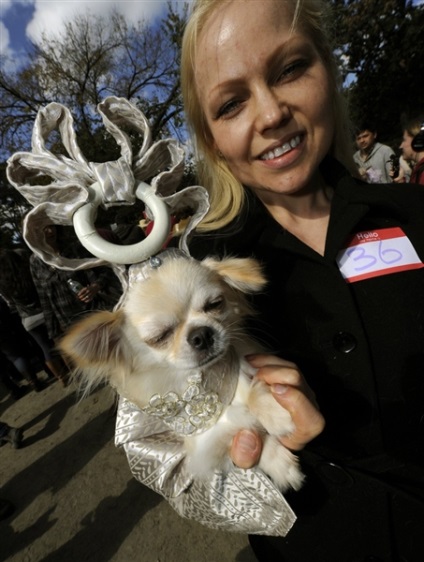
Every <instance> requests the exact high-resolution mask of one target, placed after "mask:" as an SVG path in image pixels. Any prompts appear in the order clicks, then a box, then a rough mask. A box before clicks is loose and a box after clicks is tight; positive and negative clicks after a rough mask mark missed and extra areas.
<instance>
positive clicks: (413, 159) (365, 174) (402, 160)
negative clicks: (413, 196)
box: [353, 112, 424, 185]
mask: <svg viewBox="0 0 424 562" xmlns="http://www.w3.org/2000/svg"><path fill="white" fill-rule="evenodd" d="M423 123H424V112H423V113H422V114H421V115H418V116H416V117H413V118H411V119H409V120H408V121H407V122H406V123H405V124H404V126H403V138H402V142H401V144H400V146H399V147H397V148H398V149H399V150H400V154H398V155H397V154H396V153H395V151H394V150H393V148H392V147H390V146H387V145H385V144H382V143H380V142H378V140H377V135H378V133H377V129H376V127H375V125H373V124H371V123H362V124H360V125H358V127H357V129H356V135H355V141H356V146H357V151H356V152H355V153H354V155H353V158H354V161H355V163H356V165H357V167H358V172H359V175H360V177H361V178H362V179H363V180H364V181H366V182H367V183H390V182H392V181H393V182H395V183H419V184H421V185H424V147H422V146H421V148H419V147H416V148H415V149H414V147H413V146H412V141H413V139H414V138H415V137H416V136H417V135H418V133H419V132H420V130H421V128H422V126H423Z"/></svg>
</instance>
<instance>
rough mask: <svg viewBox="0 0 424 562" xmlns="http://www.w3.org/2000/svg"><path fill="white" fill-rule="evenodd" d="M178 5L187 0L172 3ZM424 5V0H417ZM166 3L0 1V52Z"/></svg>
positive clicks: (134, 16) (15, 56)
mask: <svg viewBox="0 0 424 562" xmlns="http://www.w3.org/2000/svg"><path fill="white" fill-rule="evenodd" d="M173 1H174V4H175V5H178V4H181V6H182V5H183V4H184V0H173ZM414 3H415V4H423V3H424V0H415V2H414ZM166 4H167V1H166V0H0V53H1V54H3V55H10V56H11V60H12V61H13V64H14V65H16V66H19V63H20V62H21V61H22V62H24V60H25V52H26V48H27V47H28V39H31V40H32V41H33V42H35V43H37V42H38V40H39V39H40V37H41V34H42V32H43V31H45V32H47V33H49V32H52V31H53V32H54V33H60V30H61V29H62V28H63V25H64V22H66V21H67V20H69V19H71V18H72V17H73V16H74V15H76V14H81V13H85V12H86V11H87V10H88V11H89V13H92V14H94V15H95V14H99V15H103V16H105V15H107V13H108V12H110V11H112V10H114V9H115V10H117V11H118V12H121V13H122V14H123V15H125V16H126V17H127V19H128V20H129V22H134V23H136V22H137V21H138V20H141V19H143V18H145V19H146V20H152V19H155V18H157V17H159V16H160V15H161V13H163V11H164V10H165V8H166Z"/></svg>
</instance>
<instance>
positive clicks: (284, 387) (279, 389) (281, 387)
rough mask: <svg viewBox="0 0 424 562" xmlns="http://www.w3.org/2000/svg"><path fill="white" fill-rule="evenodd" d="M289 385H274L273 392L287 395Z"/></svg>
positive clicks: (272, 386)
mask: <svg viewBox="0 0 424 562" xmlns="http://www.w3.org/2000/svg"><path fill="white" fill-rule="evenodd" d="M287 388H288V387H287V385H285V384H272V385H271V392H273V393H274V394H279V395H281V394H285V393H286V392H287Z"/></svg>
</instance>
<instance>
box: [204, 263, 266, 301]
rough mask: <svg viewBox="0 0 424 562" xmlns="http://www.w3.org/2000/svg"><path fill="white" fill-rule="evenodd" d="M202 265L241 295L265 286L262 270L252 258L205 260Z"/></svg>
mask: <svg viewBox="0 0 424 562" xmlns="http://www.w3.org/2000/svg"><path fill="white" fill-rule="evenodd" d="M202 264H203V265H205V266H206V267H208V268H209V269H212V270H213V271H216V272H217V273H218V274H219V275H220V276H221V277H223V279H224V280H225V281H226V283H228V285H230V286H231V287H234V288H235V289H238V290H239V291H242V292H243V293H254V292H257V291H260V290H261V289H262V288H263V287H264V286H265V285H266V279H265V277H264V275H263V273H262V268H261V266H260V264H259V262H258V261H256V260H254V259H253V258H224V259H222V260H217V259H214V258H206V259H204V260H203V261H202Z"/></svg>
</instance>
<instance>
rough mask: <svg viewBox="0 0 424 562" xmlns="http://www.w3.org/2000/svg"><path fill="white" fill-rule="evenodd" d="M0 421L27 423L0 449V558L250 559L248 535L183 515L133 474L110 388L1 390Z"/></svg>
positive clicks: (98, 561)
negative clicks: (1, 515) (5, 515)
mask: <svg viewBox="0 0 424 562" xmlns="http://www.w3.org/2000/svg"><path fill="white" fill-rule="evenodd" d="M43 377H44V378H46V376H45V375H44V374H41V378H43ZM0 420H2V421H5V422H6V423H8V424H9V425H10V426H13V427H20V428H22V429H23V431H24V439H23V443H22V448H20V449H18V450H15V449H13V448H12V447H11V446H10V445H9V444H6V445H3V446H2V447H1V449H0V496H1V497H2V498H7V499H9V500H11V501H12V502H13V504H14V505H15V506H16V510H15V513H14V514H13V515H12V516H11V517H10V518H9V519H7V520H4V521H1V522H0V561H10V562H41V561H43V562H56V561H57V562H82V561H84V560H90V561H92V562H107V561H110V562H233V561H235V562H254V560H255V558H254V556H253V554H252V553H251V550H250V548H249V546H248V541H247V538H246V537H245V536H243V535H238V534H232V533H231V534H230V533H224V532H218V531H212V530H210V529H207V528H205V527H202V526H201V525H199V524H197V523H195V522H191V521H186V520H184V519H182V518H180V517H179V516H178V515H177V514H176V513H175V512H174V511H173V510H172V509H171V508H170V507H169V505H168V504H167V503H166V502H165V501H164V500H163V499H162V498H161V497H160V496H158V495H157V494H155V493H153V492H151V491H150V490H149V489H148V488H146V487H144V486H142V485H141V484H139V483H138V482H137V481H136V480H134V479H133V478H132V476H131V473H130V470H129V467H128V464H127V461H126V457H125V454H124V452H123V451H122V450H120V449H117V448H116V447H115V446H114V443H113V436H114V425H115V411H114V396H113V394H112V391H111V390H110V389H108V388H101V389H100V390H97V391H96V392H94V393H93V394H91V395H90V396H89V397H87V398H85V399H84V400H83V401H79V398H78V396H77V393H76V389H75V387H73V385H72V384H71V385H70V386H69V387H68V388H66V389H64V388H63V387H62V386H61V385H60V383H58V382H54V383H51V384H48V385H47V386H46V388H45V389H43V390H42V391H41V392H39V393H36V392H30V393H28V394H26V395H25V396H24V397H23V398H21V399H20V400H19V401H17V402H13V401H12V400H11V399H10V398H9V397H7V396H3V395H1V396H0Z"/></svg>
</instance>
